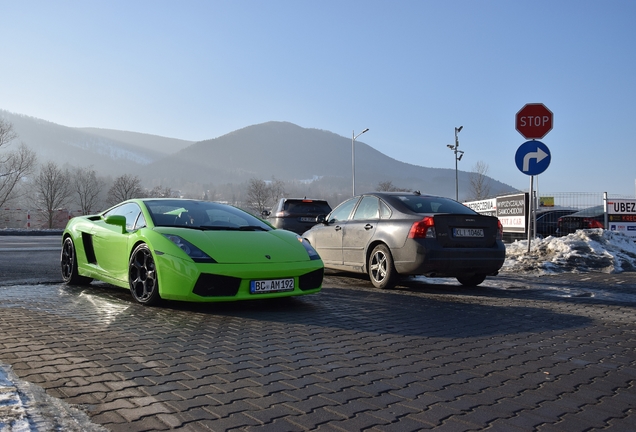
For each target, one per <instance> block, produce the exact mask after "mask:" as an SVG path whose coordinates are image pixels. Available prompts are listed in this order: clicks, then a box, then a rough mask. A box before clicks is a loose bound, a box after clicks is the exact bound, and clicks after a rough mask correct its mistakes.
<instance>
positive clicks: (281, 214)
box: [276, 211, 289, 217]
mask: <svg viewBox="0 0 636 432" xmlns="http://www.w3.org/2000/svg"><path fill="white" fill-rule="evenodd" d="M285 216H289V214H288V213H287V212H284V211H282V212H277V213H276V217H285Z"/></svg>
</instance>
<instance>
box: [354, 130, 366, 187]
mask: <svg viewBox="0 0 636 432" xmlns="http://www.w3.org/2000/svg"><path fill="white" fill-rule="evenodd" d="M368 130H369V128H366V129H365V130H363V131H362V132H360V133H359V134H358V135H356V134H355V131H352V132H351V177H352V179H353V196H356V151H355V142H356V138H358V137H359V136H360V135H362V134H363V133H365V132H367V131H368Z"/></svg>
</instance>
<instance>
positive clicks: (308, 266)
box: [60, 198, 324, 305]
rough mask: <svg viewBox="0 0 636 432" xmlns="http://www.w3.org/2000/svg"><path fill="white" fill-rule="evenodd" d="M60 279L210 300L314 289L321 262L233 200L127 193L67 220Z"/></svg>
mask: <svg viewBox="0 0 636 432" xmlns="http://www.w3.org/2000/svg"><path fill="white" fill-rule="evenodd" d="M60 261H61V267H62V278H63V279H64V282H65V283H67V284H74V285H81V284H89V283H90V282H91V281H92V280H93V279H98V280H101V281H103V282H107V283H110V284H112V285H116V286H118V287H122V288H129V289H130V292H131V293H132V296H133V297H134V299H135V300H136V301H137V302H139V303H142V304H145V305H152V304H156V303H157V302H158V301H159V300H160V299H166V300H184V301H193V302H216V301H234V300H248V299H262V298H271V297H288V296H298V295H303V294H313V293H317V292H319V291H320V288H321V286H322V279H323V272H324V265H323V262H322V260H321V259H320V256H319V255H318V254H317V253H316V251H315V250H314V248H313V247H312V246H311V245H310V244H309V243H308V242H307V241H306V240H304V239H303V238H302V237H300V236H299V235H296V234H295V233H292V232H290V231H285V230H278V229H275V228H273V227H272V226H271V225H268V224H267V223H265V222H263V221H262V220H260V219H258V218H256V217H254V216H252V215H251V214H249V213H247V212H245V211H243V210H241V209H238V208H236V207H233V206H230V205H226V204H221V203H216V202H209V201H197V200H185V199H170V198H148V199H132V200H128V201H125V202H123V203H121V204H118V205H116V206H114V207H112V208H110V209H108V210H106V211H104V212H102V213H99V214H97V215H92V216H80V217H75V218H73V219H71V220H70V221H69V222H68V225H67V226H66V229H65V230H64V233H63V236H62V254H61V259H60Z"/></svg>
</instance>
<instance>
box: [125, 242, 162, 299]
mask: <svg viewBox="0 0 636 432" xmlns="http://www.w3.org/2000/svg"><path fill="white" fill-rule="evenodd" d="M128 282H129V284H130V292H131V294H132V296H133V298H134V299H135V300H136V301H137V302H138V303H141V304H143V305H148V306H150V305H154V304H157V303H158V302H159V300H160V299H161V298H160V296H159V283H158V281H157V268H156V266H155V260H154V258H153V257H152V254H151V253H150V249H149V248H148V246H147V245H146V244H144V243H142V244H140V245H139V246H137V247H136V248H135V250H134V251H133V253H132V255H131V256H130V263H129V265H128Z"/></svg>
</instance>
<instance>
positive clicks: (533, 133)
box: [515, 103, 552, 139]
mask: <svg viewBox="0 0 636 432" xmlns="http://www.w3.org/2000/svg"><path fill="white" fill-rule="evenodd" d="M515 128H516V129H517V130H518V131H519V133H520V134H521V135H523V136H524V137H525V138H527V139H537V138H543V137H544V136H546V134H547V133H548V132H550V131H551V130H552V111H550V110H549V109H548V108H546V106H545V105H543V104H541V103H531V104H526V105H524V107H523V108H521V109H520V110H519V112H518V113H517V116H516V117H515Z"/></svg>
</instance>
